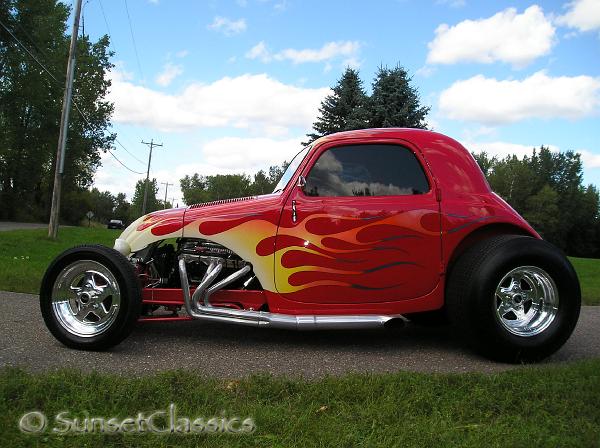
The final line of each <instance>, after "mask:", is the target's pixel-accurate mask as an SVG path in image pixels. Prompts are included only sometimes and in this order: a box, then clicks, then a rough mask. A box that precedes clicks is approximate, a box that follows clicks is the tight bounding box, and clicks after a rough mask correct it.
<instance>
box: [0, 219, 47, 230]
mask: <svg viewBox="0 0 600 448" xmlns="http://www.w3.org/2000/svg"><path fill="white" fill-rule="evenodd" d="M47 227H48V224H40V223H35V222H8V221H0V232H2V231H5V230H18V229H43V228H47Z"/></svg>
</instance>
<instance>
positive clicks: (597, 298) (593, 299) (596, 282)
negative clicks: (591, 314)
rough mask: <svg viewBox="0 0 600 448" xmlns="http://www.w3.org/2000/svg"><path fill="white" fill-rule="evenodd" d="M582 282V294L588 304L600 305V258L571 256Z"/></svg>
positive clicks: (584, 301)
mask: <svg viewBox="0 0 600 448" xmlns="http://www.w3.org/2000/svg"><path fill="white" fill-rule="evenodd" d="M570 260H571V263H573V266H574V267H575V270H576V271H577V275H578V276H579V281H580V282H581V295H582V298H583V303H585V304H586V305H600V260H597V259H594V258H574V257H571V258H570Z"/></svg>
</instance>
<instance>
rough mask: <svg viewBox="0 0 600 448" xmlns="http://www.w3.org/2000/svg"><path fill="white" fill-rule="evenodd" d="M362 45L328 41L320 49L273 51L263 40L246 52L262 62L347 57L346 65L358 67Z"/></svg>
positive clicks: (327, 59) (305, 61) (300, 61)
mask: <svg viewBox="0 0 600 448" xmlns="http://www.w3.org/2000/svg"><path fill="white" fill-rule="evenodd" d="M360 47H361V45H360V42H357V41H349V40H347V41H337V42H327V43H325V44H324V45H323V46H322V47H321V48H318V49H311V48H305V49H301V50H297V49H294V48H286V49H285V50H281V51H280V52H277V53H272V52H271V51H270V50H269V49H268V48H267V45H266V44H265V43H264V42H263V41H261V42H259V43H258V44H256V45H255V46H254V47H252V48H251V49H250V50H249V51H248V52H247V53H246V57H247V58H249V59H259V60H261V61H262V62H270V61H272V60H273V59H275V60H277V61H286V60H287V61H291V62H292V63H294V64H304V63H308V62H324V61H330V60H332V59H335V58H339V57H343V58H345V59H344V64H345V65H348V66H352V67H357V66H358V65H359V61H358V53H359V51H360Z"/></svg>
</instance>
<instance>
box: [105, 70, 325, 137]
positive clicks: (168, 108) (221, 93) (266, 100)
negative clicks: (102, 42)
mask: <svg viewBox="0 0 600 448" xmlns="http://www.w3.org/2000/svg"><path fill="white" fill-rule="evenodd" d="M111 79H112V86H111V90H110V94H109V99H110V101H113V102H114V103H115V113H114V116H113V119H114V121H115V122H116V123H125V124H135V125H140V126H148V127H152V128H155V129H157V130H160V131H167V132H169V131H186V130H194V129H198V128H203V127H225V126H233V127H236V128H244V129H248V130H250V131H252V132H256V133H265V132H267V133H269V135H283V134H285V133H287V132H288V130H289V128H301V129H302V130H303V131H304V130H305V129H309V128H310V126H311V125H312V123H313V121H314V119H315V118H316V115H317V111H318V108H319V105H320V103H321V100H322V99H323V98H324V97H325V96H326V95H328V94H329V93H330V89H329V88H316V89H315V88H302V87H296V86H293V85H289V84H284V83H282V82H280V81H277V80H276V79H273V78H271V77H270V76H268V75H266V74H261V75H248V74H247V75H241V76H238V77H235V78H230V77H224V78H221V79H219V80H217V81H214V82H212V83H210V84H203V83H199V82H195V83H192V84H189V85H188V86H187V87H186V88H185V89H183V90H182V91H181V92H179V93H177V94H168V93H164V92H160V91H157V90H152V89H150V88H148V87H145V86H140V85H136V84H134V83H133V82H132V81H130V80H127V79H124V78H123V77H122V76H121V75H120V73H119V72H113V73H111Z"/></svg>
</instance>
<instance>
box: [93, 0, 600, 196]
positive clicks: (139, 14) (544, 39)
mask: <svg viewBox="0 0 600 448" xmlns="http://www.w3.org/2000/svg"><path fill="white" fill-rule="evenodd" d="M84 3H85V1H84ZM127 5H128V9H129V16H130V17H131V26H132V28H133V36H134V39H135V42H136V44H137V45H136V47H137V54H138V57H136V52H135V49H134V45H133V40H134V39H132V36H131V30H130V26H129V21H128V18H127V9H126V7H125V2H123V1H120V0H119V1H117V0H89V1H88V2H87V3H86V4H85V7H84V20H85V32H86V33H87V34H89V35H90V36H91V37H92V38H97V37H98V36H100V35H102V34H105V33H108V29H110V34H111V37H112V44H113V50H114V51H115V52H116V54H115V57H114V63H115V64H116V67H115V69H114V70H113V72H112V74H111V76H112V78H113V88H112V91H111V94H110V99H111V100H112V101H114V102H115V109H116V110H115V114H114V117H113V127H114V131H116V132H117V134H118V139H119V141H120V142H121V143H123V145H124V146H125V147H126V148H127V149H128V150H129V151H130V152H131V153H133V154H134V156H135V157H134V156H131V155H130V154H128V153H127V152H125V151H124V150H123V149H122V148H121V147H120V146H117V149H116V154H117V156H118V157H119V158H120V159H121V160H122V161H123V162H124V163H125V164H126V165H127V166H129V167H130V168H132V169H134V170H135V171H139V172H145V165H144V164H143V163H141V162H140V161H139V160H137V159H140V160H141V161H144V160H146V158H147V147H146V146H144V145H142V144H140V140H142V139H144V140H146V141H148V140H149V139H151V138H154V139H155V141H159V142H161V143H163V144H164V146H163V148H160V149H157V150H156V151H155V153H154V154H153V163H152V175H153V176H154V177H156V178H157V180H158V181H159V182H171V183H174V184H175V187H170V188H171V191H170V192H169V198H171V197H175V201H176V202H181V201H180V198H181V193H180V192H179V189H178V186H179V179H180V178H181V177H183V175H185V174H193V173H195V172H198V173H200V174H215V173H239V172H245V173H249V174H251V173H253V172H255V171H257V170H258V169H261V168H267V167H268V166H269V165H270V164H275V163H281V162H282V161H283V160H285V159H288V160H289V158H290V156H291V155H292V154H293V153H294V152H295V151H297V150H298V149H299V148H300V146H299V144H300V142H301V141H302V139H303V137H304V134H305V133H306V132H307V131H309V129H310V124H311V123H312V122H313V120H314V119H315V117H316V115H317V108H318V105H319V103H320V101H321V99H322V98H323V97H324V96H325V95H327V93H328V92H329V88H330V87H331V86H333V85H334V84H335V82H336V81H337V79H338V78H339V77H340V75H341V73H342V71H343V69H344V67H345V66H348V65H350V66H353V67H356V68H358V69H359V71H360V74H361V78H362V79H363V81H364V84H365V88H366V89H367V91H369V90H370V88H371V81H372V79H373V76H374V73H375V72H376V70H377V68H378V67H379V66H380V65H387V66H394V65H396V64H398V63H399V64H401V65H403V66H404V67H405V68H406V69H407V70H408V71H409V72H410V73H411V74H412V75H413V84H414V85H415V86H416V87H417V88H418V89H419V91H420V93H421V98H422V102H423V103H424V104H426V105H429V106H431V113H430V115H429V123H430V126H431V127H432V128H434V129H435V130H436V131H439V132H442V133H445V134H448V135H450V136H452V137H454V138H456V139H457V140H459V141H461V142H462V143H463V144H464V145H465V146H467V147H468V148H469V149H471V150H475V151H478V150H487V151H488V152H490V153H493V154H497V155H504V154H508V153H518V154H525V153H527V152H530V151H531V148H533V147H534V146H538V147H539V145H542V144H544V145H549V146H550V147H551V148H553V149H555V150H568V149H572V150H576V151H579V152H581V153H582V157H583V160H584V167H585V181H586V182H591V183H595V184H597V185H600V130H599V129H600V126H599V118H600V114H599V112H600V0H575V1H545V2H537V3H533V2H525V1H513V2H489V1H477V2H476V1H473V0H424V1H416V0H389V1H383V0H381V1H373V2H359V1H327V2H324V1H320V2H317V1H299V0H230V1H218V0H213V1H174V0H170V1H169V0H154V1H149V0H128V3H127ZM103 11H104V14H103ZM105 17H106V21H105ZM107 23H108V29H107ZM138 59H139V64H138ZM136 158H137V159H136ZM141 177H143V176H140V175H136V174H132V173H130V172H128V171H127V170H125V169H124V168H122V167H121V166H120V165H118V164H117V163H116V162H115V161H114V160H112V159H111V158H110V156H106V157H104V158H103V166H102V167H101V168H100V169H99V171H98V173H97V177H96V186H98V187H99V188H101V189H103V190H106V189H107V190H110V191H112V192H114V193H116V192H119V191H124V192H126V193H128V195H131V193H132V190H133V186H134V184H135V181H137V180H138V179H139V178H141ZM161 188H164V187H161ZM159 195H164V190H162V189H161V191H160V192H159Z"/></svg>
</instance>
